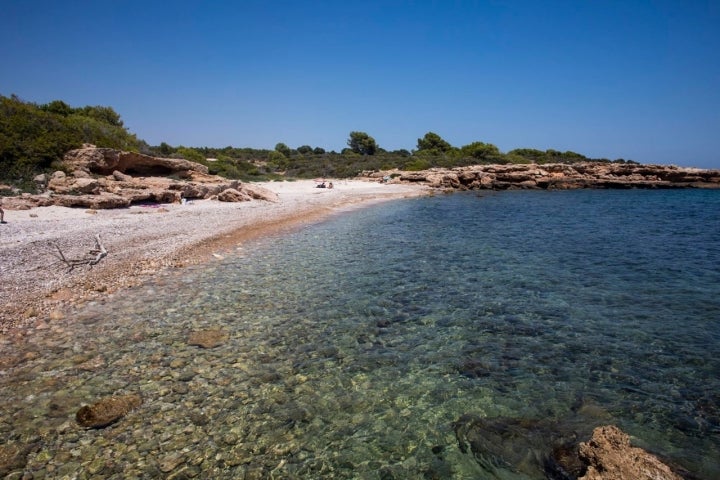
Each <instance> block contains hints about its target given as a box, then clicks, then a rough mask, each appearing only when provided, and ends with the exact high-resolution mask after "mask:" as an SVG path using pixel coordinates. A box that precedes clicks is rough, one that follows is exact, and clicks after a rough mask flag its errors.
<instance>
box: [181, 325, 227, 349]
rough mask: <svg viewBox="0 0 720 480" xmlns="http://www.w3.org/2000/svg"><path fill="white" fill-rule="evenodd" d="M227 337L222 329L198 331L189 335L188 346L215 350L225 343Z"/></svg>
mask: <svg viewBox="0 0 720 480" xmlns="http://www.w3.org/2000/svg"><path fill="white" fill-rule="evenodd" d="M228 337H229V334H228V332H226V331H225V330H222V329H212V330H198V331H195V332H192V333H191V334H190V336H189V337H188V345H195V346H198V347H201V348H215V347H219V346H220V345H222V344H223V343H225V342H226V341H227V339H228Z"/></svg>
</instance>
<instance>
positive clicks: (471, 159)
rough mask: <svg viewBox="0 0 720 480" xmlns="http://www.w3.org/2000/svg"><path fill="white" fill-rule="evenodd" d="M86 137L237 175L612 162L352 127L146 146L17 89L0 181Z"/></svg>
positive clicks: (1, 142)
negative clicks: (305, 135) (241, 140)
mask: <svg viewBox="0 0 720 480" xmlns="http://www.w3.org/2000/svg"><path fill="white" fill-rule="evenodd" d="M84 143H91V144H94V145H96V146H98V147H108V148H116V149H121V150H126V151H132V152H139V153H144V154H148V155H154V156H161V157H170V158H184V159H187V160H192V161H195V162H198V163H201V164H203V165H206V166H207V167H208V169H209V171H210V173H211V174H217V175H221V176H224V177H227V178H231V179H242V180H267V179H277V178H313V177H336V178H347V177H354V176H356V175H358V174H359V173H361V172H363V171H368V170H390V169H394V168H397V169H401V170H406V171H420V170H426V169H428V168H433V167H444V168H451V167H460V166H468V165H476V164H527V163H537V164H545V163H576V162H583V161H595V162H610V160H608V159H597V158H588V157H586V156H584V155H582V154H579V153H575V152H570V151H566V152H560V151H557V150H544V151H543V150H537V149H531V148H519V149H515V150H511V151H509V152H505V153H503V152H501V151H500V149H498V147H497V146H495V145H493V144H491V143H485V142H481V141H475V142H472V143H469V144H467V145H463V146H460V147H456V146H453V145H451V144H450V143H449V142H448V141H446V140H445V139H443V138H442V137H441V136H440V135H439V134H437V133H435V132H427V133H425V134H424V135H423V136H422V137H421V138H418V139H417V142H416V145H415V148H414V149H413V150H406V149H400V150H392V151H388V150H385V149H384V148H382V147H381V146H380V145H378V143H377V141H376V140H375V139H374V138H373V137H372V136H370V135H369V134H368V133H366V132H363V131H352V132H350V133H349V136H348V138H347V142H346V143H347V148H344V149H342V150H341V151H340V152H336V151H326V150H325V149H324V148H323V147H320V146H315V147H313V146H311V145H307V144H305V145H301V146H298V147H296V148H291V147H289V146H288V145H286V144H285V143H282V142H279V143H277V144H276V145H275V147H274V148H273V149H256V148H241V147H233V146H227V147H223V148H216V147H190V146H184V145H178V146H172V145H169V144H168V143H165V142H162V143H160V145H156V146H152V145H149V144H148V143H147V142H145V141H144V140H142V139H140V138H138V137H137V136H136V135H135V134H133V133H131V132H129V131H128V129H127V128H126V127H125V126H124V124H123V121H122V119H121V117H120V115H119V114H118V113H117V112H115V110H114V109H113V108H112V107H106V106H85V107H71V106H70V105H68V104H67V103H65V102H63V101H61V100H54V101H52V102H50V103H47V104H36V103H32V102H27V101H24V100H22V99H20V98H18V97H17V96H16V95H11V96H10V97H5V96H2V95H0V182H2V183H6V184H9V185H12V186H14V187H15V188H16V189H20V190H23V191H32V190H33V188H34V185H33V178H34V177H35V176H36V175H38V174H40V173H46V172H51V171H53V170H57V169H59V168H60V166H59V163H58V162H59V161H60V160H61V159H62V158H63V155H64V154H65V153H66V152H67V151H69V150H72V149H75V148H80V147H81V146H82V145H83V144H84ZM613 162H620V163H625V162H626V160H623V159H618V160H614V161H613ZM628 162H631V161H628ZM633 163H634V162H633ZM10 191H11V190H7V189H6V190H1V189H0V192H10Z"/></svg>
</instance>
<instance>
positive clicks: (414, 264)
mask: <svg viewBox="0 0 720 480" xmlns="http://www.w3.org/2000/svg"><path fill="white" fill-rule="evenodd" d="M719 206H720V195H718V194H717V193H715V192H662V193H661V192H564V193H557V194H545V193H539V192H533V193H530V194H528V193H510V192H508V193H505V194H498V195H489V196H487V197H484V198H476V197H474V196H471V195H453V196H449V197H443V198H425V199H413V200H406V201H398V202H393V203H390V204H384V205H380V206H376V207H372V208H369V209H366V210H362V211H358V212H353V213H352V214H347V215H343V216H340V217H337V218H334V219H332V220H330V221H328V222H326V223H324V224H321V225H316V226H313V227H310V228H307V229H305V230H302V231H300V232H297V233H294V234H291V235H289V236H286V237H282V238H268V239H265V240H263V241H260V242H258V243H257V244H254V245H252V246H248V247H246V249H245V250H243V251H240V252H239V253H238V255H236V256H228V257H227V258H226V260H224V261H222V262H218V263H213V264H212V265H207V266H202V267H194V268H188V269H183V270H180V271H172V272H168V273H166V274H164V275H163V276H161V277H160V278H158V279H157V280H156V281H154V282H153V283H151V284H148V285H145V286H143V287H140V288H137V289H135V290H132V291H130V292H125V293H123V294H120V295H116V296H115V297H114V298H110V299H108V301H107V302H105V303H102V304H95V305H90V306H88V307H87V308H85V309H83V310H82V311H79V312H75V313H73V314H72V315H70V316H69V317H68V318H67V319H66V320H64V321H60V322H56V323H54V324H53V325H52V327H51V328H50V329H48V330H44V331H38V333H37V334H35V335H33V336H32V337H30V338H29V340H28V343H27V344H24V345H10V344H8V343H6V344H4V345H2V346H1V347H2V355H3V360H2V361H0V369H1V373H2V375H1V376H0V392H1V393H2V396H1V397H0V409H1V410H0V411H1V412H2V417H1V419H0V438H2V443H4V444H5V445H4V446H3V447H0V449H1V450H0V471H2V469H3V468H5V471H4V472H3V473H8V472H11V471H15V470H19V471H23V470H25V471H28V472H32V473H33V475H34V478H63V477H66V478H74V477H75V476H77V478H130V477H137V478H165V477H169V478H186V477H187V478H195V477H197V478H368V479H376V478H383V479H386V478H458V479H459V478H496V477H494V476H492V475H493V474H491V473H489V472H487V471H485V470H483V469H482V468H481V467H480V466H479V465H478V463H477V462H476V461H475V459H473V458H472V456H469V455H467V454H463V453H462V452H461V451H460V449H459V448H458V440H457V439H456V437H455V432H454V431H453V422H456V421H457V420H458V419H459V418H460V417H461V416H463V415H465V414H472V415H475V416H479V417H487V418H496V417H507V418H520V419H533V421H535V420H537V421H550V422H559V423H563V422H564V423H570V424H573V425H574V426H577V425H580V424H583V425H585V426H589V428H591V427H592V426H594V425H600V424H607V423H614V424H617V425H619V426H620V427H621V428H623V429H625V430H626V431H628V432H629V433H631V434H632V435H633V442H634V443H635V444H637V445H639V446H643V447H645V448H649V449H651V450H653V451H655V452H659V453H661V454H663V455H664V456H665V457H666V458H670V459H671V460H673V461H675V462H677V463H679V464H681V465H682V466H684V467H685V468H688V469H690V470H691V471H692V472H694V473H695V474H697V475H699V476H700V477H701V478H708V479H709V478H717V477H718V476H720V463H719V461H718V460H717V459H718V458H720V441H719V440H718V438H719V435H718V433H720V406H719V404H720V394H718V392H720V375H719V373H720V326H719V323H720V320H719V319H720V272H718V268H717V266H718V265H720V243H719V242H720V240H718V237H720V236H719V235H717V234H718V233H720V218H718V213H716V212H719V211H720V209H719V208H718V207H719ZM668 209H670V210H668ZM668 211H671V212H673V214H672V215H668V214H667V212H668ZM713 215H714V216H713ZM207 329H213V330H217V329H222V331H224V332H226V333H227V338H226V339H224V340H223V342H221V345H219V346H217V347H215V348H207V349H204V348H200V347H198V346H194V345H189V343H192V342H188V337H189V335H190V334H191V333H193V332H197V331H203V330H207ZM129 393H138V394H140V395H141V396H142V398H143V404H142V405H141V406H140V407H138V408H137V409H136V410H134V411H133V412H131V413H130V414H128V415H127V416H125V417H124V418H122V419H121V420H120V421H118V422H117V423H115V424H113V425H111V426H110V427H107V428H104V429H89V430H86V429H83V428H80V427H79V426H78V425H77V423H76V422H75V412H76V411H77V410H78V409H79V408H80V406H82V405H85V404H90V403H93V402H95V401H97V400H98V399H100V398H103V397H107V396H109V395H121V394H129ZM3 457H4V460H3ZM8 459H9V460H8ZM13 459H14V460H15V466H13ZM21 459H27V464H26V465H25V466H24V467H22V465H21V464H22V463H25V462H24V461H23V460H21ZM8 465H10V466H8ZM495 475H501V476H502V478H531V477H529V476H523V475H522V474H510V473H508V472H504V473H502V474H501V473H497V472H496V473H495ZM17 478H20V477H17ZM540 478H542V477H540Z"/></svg>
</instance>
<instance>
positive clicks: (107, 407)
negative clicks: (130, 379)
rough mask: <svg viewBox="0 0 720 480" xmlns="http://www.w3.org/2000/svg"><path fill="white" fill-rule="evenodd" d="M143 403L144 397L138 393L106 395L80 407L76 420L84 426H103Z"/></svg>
mask: <svg viewBox="0 0 720 480" xmlns="http://www.w3.org/2000/svg"><path fill="white" fill-rule="evenodd" d="M141 404H142V398H141V397H140V395H137V394H130V395H122V396H117V397H106V398H103V399H101V400H100V401H98V402H96V403H94V404H92V405H85V406H84V407H82V408H80V410H78V411H77V413H76V414H75V420H76V421H77V422H78V424H80V426H82V427H86V428H103V427H107V426H108V425H110V424H112V423H114V422H116V421H118V420H119V419H121V418H122V417H124V416H125V415H127V414H128V413H129V412H130V411H131V410H133V409H134V408H137V407H139V406H140V405H141Z"/></svg>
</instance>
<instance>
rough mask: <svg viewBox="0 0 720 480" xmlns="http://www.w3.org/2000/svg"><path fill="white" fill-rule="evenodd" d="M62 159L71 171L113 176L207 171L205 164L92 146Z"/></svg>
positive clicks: (75, 151)
mask: <svg viewBox="0 0 720 480" xmlns="http://www.w3.org/2000/svg"><path fill="white" fill-rule="evenodd" d="M63 161H64V163H65V164H66V165H67V166H68V167H69V168H70V169H71V170H74V169H79V170H84V171H86V172H89V173H94V174H97V175H110V174H112V173H113V172H114V171H118V172H121V173H125V174H128V175H133V176H146V177H155V176H158V177H159V176H166V175H170V174H173V173H183V172H188V171H197V172H200V173H208V169H207V167H206V166H205V165H201V164H199V163H195V162H191V161H189V160H183V159H178V158H160V157H151V156H150V155H143V154H142V153H135V152H123V151H121V150H115V149H113V148H97V147H93V146H86V147H84V148H79V149H77V150H71V151H69V152H68V153H66V154H65V158H64V159H63Z"/></svg>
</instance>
